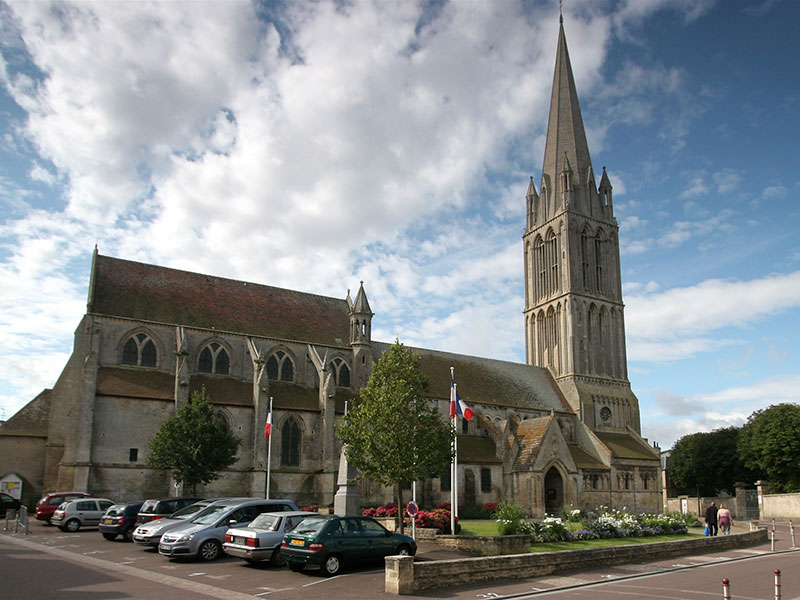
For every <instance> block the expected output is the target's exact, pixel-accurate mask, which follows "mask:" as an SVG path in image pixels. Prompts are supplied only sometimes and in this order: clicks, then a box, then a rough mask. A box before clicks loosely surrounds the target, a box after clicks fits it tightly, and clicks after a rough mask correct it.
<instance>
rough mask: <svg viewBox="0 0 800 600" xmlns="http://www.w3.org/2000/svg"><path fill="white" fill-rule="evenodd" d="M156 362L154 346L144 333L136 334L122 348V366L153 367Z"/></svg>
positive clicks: (156, 356)
mask: <svg viewBox="0 0 800 600" xmlns="http://www.w3.org/2000/svg"><path fill="white" fill-rule="evenodd" d="M157 361H158V353H157V352H156V345H155V344H154V343H153V340H152V339H150V336H149V335H147V334H146V333H136V334H134V335H132V336H131V337H129V338H128V340H127V341H126V342H125V345H124V346H123V347H122V364H123V365H133V366H137V367H155V366H156V363H157Z"/></svg>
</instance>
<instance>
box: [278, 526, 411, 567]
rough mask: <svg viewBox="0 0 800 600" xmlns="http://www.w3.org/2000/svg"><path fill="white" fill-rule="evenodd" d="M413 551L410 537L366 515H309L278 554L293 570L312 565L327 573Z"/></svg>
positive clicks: (290, 534) (286, 538) (284, 540)
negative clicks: (391, 529) (393, 531)
mask: <svg viewBox="0 0 800 600" xmlns="http://www.w3.org/2000/svg"><path fill="white" fill-rule="evenodd" d="M416 552H417V543H416V542H415V541H414V539H413V538H410V537H408V536H407V535H401V534H399V533H392V532H391V531H389V530H388V529H386V528H385V527H384V526H383V525H381V524H380V523H378V522H377V521H375V520H374V519H371V518H369V517H337V516H333V515H331V516H319V517H308V518H307V519H304V520H303V522H302V523H300V525H298V526H297V527H295V528H294V529H293V530H292V531H290V532H289V533H287V534H286V536H285V537H284V538H283V542H282V544H281V554H282V555H284V556H285V558H286V560H287V561H288V563H289V568H290V569H291V570H292V571H302V570H303V569H304V568H305V567H312V568H318V569H322V571H323V572H324V573H325V575H329V576H330V575H336V574H337V573H339V571H341V569H342V567H343V566H350V565H353V564H356V563H360V562H367V561H371V560H380V559H382V558H384V557H386V556H394V555H398V554H399V555H406V556H413V555H414V554H416Z"/></svg>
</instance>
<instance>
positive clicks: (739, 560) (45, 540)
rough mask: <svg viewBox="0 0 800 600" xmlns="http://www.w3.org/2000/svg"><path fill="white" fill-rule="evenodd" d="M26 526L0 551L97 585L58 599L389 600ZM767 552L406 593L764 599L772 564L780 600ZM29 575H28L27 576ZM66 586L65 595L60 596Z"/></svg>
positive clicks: (793, 577) (795, 583) (232, 562)
mask: <svg viewBox="0 0 800 600" xmlns="http://www.w3.org/2000/svg"><path fill="white" fill-rule="evenodd" d="M767 525H769V524H767ZM30 529H31V533H30V535H28V536H25V535H23V534H21V533H17V534H14V533H12V532H8V531H2V523H0V534H3V535H0V552H3V555H4V556H7V557H14V558H16V557H17V556H19V555H21V554H22V553H27V554H26V556H28V557H31V558H32V557H34V556H38V554H37V553H41V552H44V553H49V554H50V555H51V556H52V557H56V558H58V559H59V560H63V561H67V562H71V563H72V564H75V565H80V566H81V567H85V568H86V569H89V570H91V572H92V573H93V574H94V575H93V576H92V577H90V576H89V575H87V577H88V578H90V579H92V578H96V579H97V580H98V582H99V583H98V585H100V586H101V587H100V588H99V589H95V588H92V589H93V591H94V592H95V593H89V589H87V588H86V587H85V584H86V582H85V581H83V580H81V579H80V578H78V579H77V580H75V581H74V582H73V584H74V585H73V584H70V585H68V588H67V589H63V588H62V589H61V592H62V593H61V594H59V595H58V596H57V597H59V598H70V597H75V598H92V597H96V598H138V597H166V596H167V595H169V597H170V599H171V600H180V599H181V598H183V597H186V598H191V597H196V596H197V595H202V596H209V597H215V598H219V599H226V600H227V599H229V600H242V599H245V598H254V597H260V598H265V597H269V598H280V599H281V600H294V599H299V598H303V599H305V600H307V599H308V598H309V597H310V598H321V597H325V596H331V597H335V598H337V600H338V599H343V600H348V599H353V600H363V599H367V598H387V599H388V598H395V596H392V595H389V594H386V593H385V592H384V591H383V587H384V574H383V568H382V567H381V566H380V565H375V566H374V567H366V568H363V569H358V570H350V571H346V572H344V573H343V574H342V575H340V576H338V577H333V578H325V577H323V576H321V575H319V574H317V573H315V572H308V573H293V572H291V571H290V570H289V569H286V568H274V567H272V566H270V565H269V564H268V563H266V564H263V565H248V564H247V563H245V562H244V561H241V560H239V559H234V558H230V557H226V558H223V559H222V560H219V561H216V562H213V563H201V562H186V561H177V560H170V559H167V558H165V557H163V556H160V555H159V554H158V553H157V552H155V551H153V550H147V549H143V548H141V547H140V546H136V545H134V544H130V543H125V542H122V541H120V540H115V541H107V540H104V539H103V538H102V536H101V535H100V534H99V532H98V531H97V529H96V528H91V529H85V530H81V531H78V532H77V533H72V534H70V533H63V532H61V531H60V530H58V529H57V528H55V527H50V526H47V525H46V524H44V523H41V522H39V521H34V522H32V523H31V527H30ZM775 551H776V552H774V553H773V552H772V548H771V545H770V543H767V544H763V545H760V546H754V547H749V548H743V549H737V550H730V551H725V552H721V553H715V554H703V555H696V556H688V557H681V558H679V559H676V558H670V559H665V560H661V561H650V562H646V563H645V562H642V563H637V564H628V565H617V566H613V567H604V568H600V569H593V570H585V571H580V572H568V573H563V574H559V575H554V576H549V577H537V578H529V579H519V580H512V581H501V582H489V583H484V584H480V585H467V586H453V587H449V588H442V589H438V590H430V591H429V592H422V593H419V594H417V595H416V597H418V598H448V599H454V600H456V599H463V600H467V599H469V600H473V599H481V600H482V599H490V598H526V597H538V596H548V597H549V596H556V595H557V596H559V597H563V598H588V597H589V594H591V595H592V596H593V597H600V598H603V597H609V598H623V597H635V598H643V599H644V598H687V599H693V598H701V597H702V598H708V599H710V598H714V597H719V598H721V597H722V587H721V583H720V582H721V580H722V578H723V577H727V578H729V579H730V580H731V590H732V597H733V598H737V600H741V599H742V598H751V599H756V598H760V599H772V598H773V597H774V596H773V595H771V594H772V591H773V590H772V587H771V586H772V578H773V575H772V572H773V571H774V569H776V568H779V569H781V571H782V572H783V600H789V599H798V598H800V569H798V566H800V552H798V551H797V550H793V549H792V548H791V541H790V537H789V531H788V524H787V523H778V524H777V525H776V539H775ZM457 556H465V555H464V554H459V553H456V552H453V551H450V550H443V549H440V548H439V547H437V546H435V545H424V544H423V545H422V546H421V547H420V552H419V553H418V558H419V559H420V560H426V559H427V560H433V559H444V558H455V557H457ZM27 562H30V561H26V564H27ZM12 564H18V565H21V564H23V563H22V562H19V561H18V562H17V563H14V562H13V561H10V560H3V561H0V581H8V580H9V579H10V576H11V575H16V573H13V574H12V573H8V572H7V571H5V570H6V569H9V568H10V565H12ZM102 572H105V573H114V574H116V575H119V576H122V575H124V576H125V577H127V578H129V581H134V580H135V581H136V585H135V586H134V585H132V584H131V583H127V584H125V586H126V589H125V591H124V592H122V591H121V592H122V593H121V594H110V593H109V590H110V589H112V588H113V587H114V586H115V585H116V586H119V585H121V584H120V583H118V582H116V580H112V581H106V580H105V579H104V578H103V577H101V576H99V575H98V573H102ZM36 576H37V575H36V574H35V573H34V575H33V576H32V577H33V579H35V577H36ZM32 577H30V576H29V577H27V578H25V579H24V581H28V582H30V583H31V584H32V583H34V581H33V579H32ZM148 586H149V587H148ZM164 586H166V589H172V590H173V592H171V593H170V592H166V593H164V592H159V593H158V594H157V595H156V594H152V595H147V594H145V595H138V592H133V588H135V589H136V590H148V589H150V588H156V587H157V588H159V589H164ZM70 590H71V591H72V592H73V593H74V594H75V595H73V596H70V595H69V594H67V595H63V593H66V592H69V591H70ZM101 590H102V592H101ZM29 591H33V590H29ZM153 591H154V592H155V589H153ZM19 592H20V593H21V595H20V596H19V597H31V598H32V597H37V598H38V597H44V596H41V595H36V594H33V595H31V594H26V593H25V590H19ZM98 592H99V593H98ZM192 594H194V595H195V596H193V595H192Z"/></svg>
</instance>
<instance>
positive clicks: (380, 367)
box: [338, 341, 455, 530]
mask: <svg viewBox="0 0 800 600" xmlns="http://www.w3.org/2000/svg"><path fill="white" fill-rule="evenodd" d="M419 362H420V358H419V356H418V355H417V354H415V353H414V352H412V351H411V350H410V349H408V348H406V347H405V346H403V344H401V343H400V342H399V341H398V342H396V343H395V344H393V345H392V347H391V348H390V349H389V352H388V353H386V352H384V353H383V355H382V356H381V358H380V359H378V360H377V361H376V362H375V364H374V365H373V369H372V375H371V376H370V379H369V382H368V383H367V385H366V387H364V388H363V389H362V390H361V396H360V401H359V402H358V403H356V406H355V407H353V409H352V410H350V411H349V412H348V413H347V416H346V417H345V418H344V420H343V421H342V422H341V423H340V424H339V427H338V433H339V438H340V439H341V440H342V442H343V443H344V444H345V445H346V448H345V454H346V456H347V459H348V460H349V461H350V463H351V464H352V465H353V466H354V467H356V468H357V469H359V470H360V471H361V475H360V477H367V478H369V479H373V480H375V481H377V482H379V483H382V484H383V485H393V486H394V487H395V489H396V491H397V500H398V501H397V505H398V506H399V507H401V508H400V510H402V506H403V486H402V483H403V482H406V481H415V480H417V479H427V478H429V477H437V476H439V474H440V473H442V472H443V471H444V470H445V469H447V467H448V465H449V464H450V461H451V460H452V450H451V446H452V441H453V438H454V436H455V432H454V431H453V430H452V427H451V426H450V424H449V423H448V422H447V421H446V420H445V419H443V418H442V417H441V415H439V413H438V412H437V410H436V407H435V406H433V405H432V404H431V403H430V402H429V401H428V400H426V399H425V397H424V395H423V394H424V392H425V390H426V389H427V387H428V381H427V379H426V378H425V375H424V374H423V373H422V371H421V370H420V367H419ZM402 526H403V519H400V527H401V530H402Z"/></svg>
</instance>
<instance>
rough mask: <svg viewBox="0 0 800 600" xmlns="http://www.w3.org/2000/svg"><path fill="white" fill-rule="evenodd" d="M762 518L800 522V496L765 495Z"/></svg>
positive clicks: (762, 499)
mask: <svg viewBox="0 0 800 600" xmlns="http://www.w3.org/2000/svg"><path fill="white" fill-rule="evenodd" d="M761 518H762V519H797V520H800V494H764V495H763V496H762V497H761Z"/></svg>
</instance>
